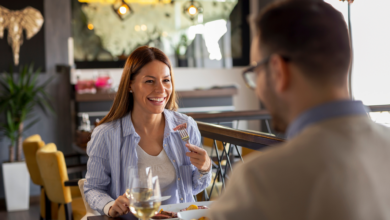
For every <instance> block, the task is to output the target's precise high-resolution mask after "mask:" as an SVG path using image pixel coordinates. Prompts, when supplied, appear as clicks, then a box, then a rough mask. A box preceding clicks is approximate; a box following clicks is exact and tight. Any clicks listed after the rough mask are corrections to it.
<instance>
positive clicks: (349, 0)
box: [340, 0, 354, 4]
mask: <svg viewBox="0 0 390 220" xmlns="http://www.w3.org/2000/svg"><path fill="white" fill-rule="evenodd" d="M340 1H342V2H345V1H346V2H348V3H349V4H352V3H353V1H354V0H340Z"/></svg>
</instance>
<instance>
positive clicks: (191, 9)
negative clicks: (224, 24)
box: [183, 0, 203, 20]
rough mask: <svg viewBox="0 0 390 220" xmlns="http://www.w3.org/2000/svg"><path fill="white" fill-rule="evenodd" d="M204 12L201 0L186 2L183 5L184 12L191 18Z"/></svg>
mask: <svg viewBox="0 0 390 220" xmlns="http://www.w3.org/2000/svg"><path fill="white" fill-rule="evenodd" d="M202 12H203V8H202V5H201V4H200V3H199V2H196V1H194V0H191V1H189V2H186V3H185V4H184V5H183V13H184V15H185V16H187V17H188V18H189V19H191V20H194V18H195V17H196V16H197V15H198V14H199V13H202Z"/></svg>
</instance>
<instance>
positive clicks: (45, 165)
mask: <svg viewBox="0 0 390 220" xmlns="http://www.w3.org/2000/svg"><path fill="white" fill-rule="evenodd" d="M37 162H38V167H39V171H40V172H41V176H42V180H43V185H44V187H45V190H46V194H47V197H48V198H49V200H50V201H52V202H53V203H58V204H59V210H58V217H57V219H58V220H72V219H73V220H80V219H81V218H82V217H83V216H84V215H85V214H86V210H85V207H84V202H83V199H82V197H77V198H72V195H71V189H70V187H68V186H65V182H66V181H68V180H69V178H68V173H67V168H66V164H65V158H64V155H63V153H62V152H61V151H57V147H56V145H55V144H53V143H50V144H48V145H46V146H45V147H43V148H41V149H39V150H38V152H37ZM78 191H79V193H80V190H78Z"/></svg>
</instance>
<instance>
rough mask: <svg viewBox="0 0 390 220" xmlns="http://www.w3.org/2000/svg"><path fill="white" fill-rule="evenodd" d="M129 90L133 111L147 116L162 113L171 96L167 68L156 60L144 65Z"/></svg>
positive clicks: (169, 76) (170, 83)
mask: <svg viewBox="0 0 390 220" xmlns="http://www.w3.org/2000/svg"><path fill="white" fill-rule="evenodd" d="M130 90H132V94H133V97H134V110H136V109H138V110H141V111H142V112H145V113H149V114H159V113H162V112H163V111H164V108H165V105H166V104H167V102H168V100H169V98H170V97H171V94H172V82H171V74H170V71H169V68H168V66H167V65H166V64H165V63H163V62H160V61H158V60H154V61H152V62H150V63H148V64H146V65H145V66H144V67H143V68H142V69H141V70H140V72H139V73H138V75H137V76H136V77H135V78H134V80H132V81H131V84H130V88H129V91H130Z"/></svg>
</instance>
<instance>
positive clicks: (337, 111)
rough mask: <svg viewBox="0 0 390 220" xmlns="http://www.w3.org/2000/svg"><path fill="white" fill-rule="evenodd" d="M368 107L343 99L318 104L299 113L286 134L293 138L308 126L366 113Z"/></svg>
mask: <svg viewBox="0 0 390 220" xmlns="http://www.w3.org/2000/svg"><path fill="white" fill-rule="evenodd" d="M368 112H369V110H368V108H367V107H366V106H364V105H363V103H362V102H361V101H352V100H341V101H333V102H328V103H325V104H322V105H320V106H316V107H314V108H312V109H309V110H307V111H306V112H304V113H302V114H301V115H299V116H298V117H297V118H296V119H295V120H294V121H293V122H292V123H291V124H290V126H289V127H288V129H287V132H286V136H287V139H291V138H293V137H295V136H296V135H298V134H299V133H300V132H301V131H302V130H303V129H304V128H306V127H307V126H309V125H311V124H314V123H317V122H320V121H323V120H327V119H331V118H336V117H342V116H349V115H366V114H367V113H368Z"/></svg>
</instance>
